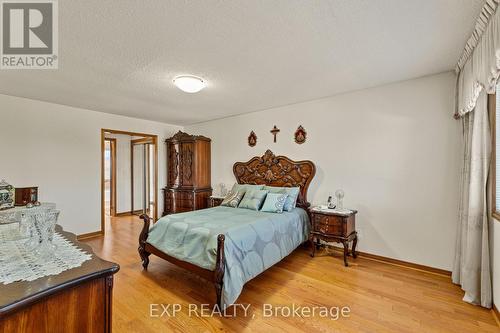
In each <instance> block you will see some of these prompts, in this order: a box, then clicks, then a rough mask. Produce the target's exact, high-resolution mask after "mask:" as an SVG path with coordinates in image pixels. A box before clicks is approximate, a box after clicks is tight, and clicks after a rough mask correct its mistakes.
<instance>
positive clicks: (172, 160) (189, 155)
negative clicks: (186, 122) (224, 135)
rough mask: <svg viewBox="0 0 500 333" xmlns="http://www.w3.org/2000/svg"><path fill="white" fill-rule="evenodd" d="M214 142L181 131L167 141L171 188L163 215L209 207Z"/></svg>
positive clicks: (168, 188)
mask: <svg viewBox="0 0 500 333" xmlns="http://www.w3.org/2000/svg"><path fill="white" fill-rule="evenodd" d="M210 141H211V140H210V139H209V138H207V137H204V136H201V135H189V134H187V133H184V132H181V131H179V132H177V133H176V134H175V135H174V136H173V137H171V138H170V139H167V140H166V144H167V187H165V188H164V189H163V191H164V211H163V215H167V214H174V213H182V212H188V211H192V210H197V209H203V208H207V198H208V197H209V196H210V195H212V186H211V172H210V163H211V162H210Z"/></svg>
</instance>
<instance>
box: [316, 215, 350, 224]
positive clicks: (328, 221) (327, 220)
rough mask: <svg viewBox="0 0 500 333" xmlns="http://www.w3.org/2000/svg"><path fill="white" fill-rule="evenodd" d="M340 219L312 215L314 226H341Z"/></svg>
mask: <svg viewBox="0 0 500 333" xmlns="http://www.w3.org/2000/svg"><path fill="white" fill-rule="evenodd" d="M342 220H343V219H342V218H341V217H338V216H331V215H314V224H317V223H319V224H328V225H342Z"/></svg>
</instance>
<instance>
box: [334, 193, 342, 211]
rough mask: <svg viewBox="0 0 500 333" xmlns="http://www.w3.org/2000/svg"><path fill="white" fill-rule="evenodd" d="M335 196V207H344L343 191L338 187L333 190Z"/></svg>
mask: <svg viewBox="0 0 500 333" xmlns="http://www.w3.org/2000/svg"><path fill="white" fill-rule="evenodd" d="M335 197H337V209H344V191H343V190H341V189H338V190H337V191H335Z"/></svg>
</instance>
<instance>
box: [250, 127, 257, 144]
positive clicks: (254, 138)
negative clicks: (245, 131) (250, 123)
mask: <svg viewBox="0 0 500 333" xmlns="http://www.w3.org/2000/svg"><path fill="white" fill-rule="evenodd" d="M256 144H257V135H255V132H254V131H251V132H250V135H249V136H248V145H249V146H250V147H255V145H256Z"/></svg>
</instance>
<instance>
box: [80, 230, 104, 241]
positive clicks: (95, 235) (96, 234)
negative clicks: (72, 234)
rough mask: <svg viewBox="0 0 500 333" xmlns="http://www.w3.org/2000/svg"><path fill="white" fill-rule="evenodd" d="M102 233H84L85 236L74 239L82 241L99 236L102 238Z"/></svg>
mask: <svg viewBox="0 0 500 333" xmlns="http://www.w3.org/2000/svg"><path fill="white" fill-rule="evenodd" d="M103 235H104V233H103V232H102V231H101V230H99V231H94V232H89V233H86V234H81V235H78V236H76V239H77V240H79V241H80V240H83V239H88V238H93V237H99V236H103Z"/></svg>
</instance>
